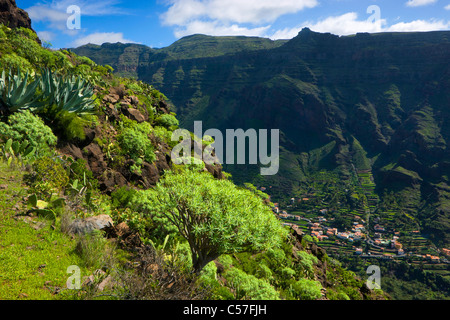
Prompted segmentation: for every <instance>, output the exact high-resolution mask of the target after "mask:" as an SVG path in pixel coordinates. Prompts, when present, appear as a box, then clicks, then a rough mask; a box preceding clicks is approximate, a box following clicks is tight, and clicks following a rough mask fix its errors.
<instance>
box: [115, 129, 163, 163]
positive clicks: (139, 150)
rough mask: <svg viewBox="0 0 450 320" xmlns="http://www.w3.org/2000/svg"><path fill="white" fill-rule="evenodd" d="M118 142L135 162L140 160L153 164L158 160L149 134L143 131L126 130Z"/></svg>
mask: <svg viewBox="0 0 450 320" xmlns="http://www.w3.org/2000/svg"><path fill="white" fill-rule="evenodd" d="M117 140H118V141H119V145H120V147H121V148H122V151H123V153H124V154H125V155H129V156H130V158H131V159H133V160H134V161H138V160H139V159H141V160H145V161H147V162H149V163H152V162H153V161H155V160H156V156H155V153H154V152H153V145H152V143H151V141H150V139H149V137H148V135H147V134H145V133H144V132H142V131H141V130H139V129H137V128H135V127H133V128H125V129H124V130H123V131H122V133H121V134H120V135H119V136H118V138H117Z"/></svg>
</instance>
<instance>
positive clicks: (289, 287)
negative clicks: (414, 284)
mask: <svg viewBox="0 0 450 320" xmlns="http://www.w3.org/2000/svg"><path fill="white" fill-rule="evenodd" d="M0 42H1V46H0V72H1V73H2V77H1V79H0V94H1V95H0V126H1V130H0V150H1V151H0V152H1V153H0V157H1V161H0V184H1V185H0V261H1V263H0V299H168V300H171V299H260V300H265V299H267V300H277V299H288V300H290V299H307V300H310V299H314V300H315V299H336V300H339V299H344V300H348V299H355V300H362V299H385V298H386V295H385V294H384V293H383V292H381V291H379V290H377V291H371V290H369V289H368V288H367V287H366V285H365V282H364V281H363V280H361V279H360V278H358V277H356V275H355V274H354V273H352V272H349V271H347V270H345V269H344V268H343V267H342V266H341V265H340V263H338V262H337V261H336V260H334V259H331V258H330V257H328V255H327V254H326V252H325V251H324V250H322V249H320V248H318V247H317V245H316V244H315V243H314V242H312V241H308V240H307V239H303V237H302V236H301V234H298V233H296V232H294V231H293V230H291V229H288V228H286V227H284V226H283V225H282V223H281V222H280V221H279V220H278V219H277V218H276V216H275V215H274V214H273V212H272V204H271V203H270V199H269V198H268V196H267V195H266V194H264V193H262V192H260V191H258V190H256V188H255V187H253V186H252V185H251V184H247V185H246V186H245V187H239V186H237V185H235V184H234V183H232V182H231V180H229V176H230V175H229V174H227V173H225V172H223V171H222V168H221V167H220V166H210V165H206V164H204V163H196V164H193V165H190V166H185V165H175V164H174V163H173V162H172V159H171V150H172V148H173V147H174V146H175V145H176V143H177V142H176V141H175V142H174V141H172V139H171V135H172V132H173V131H174V130H175V129H177V128H178V126H179V121H178V119H177V116H176V114H174V113H172V112H171V108H172V105H171V104H170V102H168V100H167V98H166V97H165V95H164V94H162V93H161V92H159V91H158V90H156V89H155V88H154V87H153V86H152V85H150V84H146V83H143V82H141V81H137V80H133V79H130V78H122V77H119V76H116V75H114V74H113V71H114V70H113V68H112V67H110V66H108V65H100V64H97V63H94V62H93V61H92V60H91V59H89V58H86V57H81V56H78V55H76V54H74V53H73V52H70V51H67V50H58V51H54V50H50V49H45V48H43V47H42V46H41V45H40V42H39V41H38V39H37V36H36V34H35V33H34V32H33V31H31V30H30V29H26V28H15V29H10V28H8V27H6V26H4V25H1V26H0ZM204 143H206V142H204ZM74 266H75V268H74ZM77 268H78V271H79V275H80V278H81V279H78V280H77V278H76V275H77V271H76V270H77ZM73 272H75V273H73ZM74 277H75V278H74ZM71 281H72V282H71ZM77 281H78V282H77ZM70 284H73V285H74V286H70Z"/></svg>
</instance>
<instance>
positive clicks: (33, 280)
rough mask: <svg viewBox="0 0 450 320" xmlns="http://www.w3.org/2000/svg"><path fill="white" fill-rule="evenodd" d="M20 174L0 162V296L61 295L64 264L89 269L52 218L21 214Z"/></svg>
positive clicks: (73, 241)
mask: <svg viewBox="0 0 450 320" xmlns="http://www.w3.org/2000/svg"><path fill="white" fill-rule="evenodd" d="M22 177H23V171H21V170H19V169H10V168H8V167H7V165H6V164H5V163H3V162H0V184H1V185H2V187H1V188H0V189H1V190H0V300H20V299H29V300H49V299H64V297H67V294H66V293H69V292H68V290H65V288H66V282H67V279H68V278H69V277H70V275H71V274H68V273H67V268H68V267H69V266H72V265H77V266H79V267H80V269H81V276H82V277H83V276H89V275H90V274H92V271H93V270H89V269H87V268H86V267H84V265H85V263H84V261H83V259H82V258H81V257H80V256H79V255H77V253H76V252H75V248H76V244H77V241H76V239H74V238H71V237H69V236H67V235H65V234H63V233H61V232H60V231H59V227H58V225H56V226H55V225H54V224H53V221H47V220H45V219H39V218H36V217H29V216H26V215H25V213H26V206H24V205H23V204H22V203H23V199H24V197H25V195H26V194H27V190H26V187H25V186H24V185H23V183H22ZM55 292H61V293H62V294H59V295H54V293H55Z"/></svg>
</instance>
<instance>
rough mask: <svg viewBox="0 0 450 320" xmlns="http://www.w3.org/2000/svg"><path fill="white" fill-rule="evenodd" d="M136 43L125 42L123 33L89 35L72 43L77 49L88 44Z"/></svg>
mask: <svg viewBox="0 0 450 320" xmlns="http://www.w3.org/2000/svg"><path fill="white" fill-rule="evenodd" d="M106 42H110V43H117V42H121V43H136V42H134V41H132V40H127V39H125V38H124V36H123V33H121V32H97V33H92V34H89V35H87V36H85V37H81V38H78V39H76V40H75V41H74V42H73V46H74V47H79V46H82V45H85V44H88V43H91V44H98V45H101V44H103V43H106Z"/></svg>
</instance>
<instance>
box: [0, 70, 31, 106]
mask: <svg viewBox="0 0 450 320" xmlns="http://www.w3.org/2000/svg"><path fill="white" fill-rule="evenodd" d="M29 75H30V74H29V73H28V72H26V73H25V75H22V73H21V72H20V69H19V70H18V71H17V74H13V73H12V71H11V70H10V71H9V73H8V75H6V72H5V70H3V72H2V77H1V78H0V99H1V102H2V104H3V106H4V107H6V108H7V111H8V112H9V113H13V112H17V111H19V110H26V109H30V108H31V107H32V105H33V104H34V103H36V100H37V99H36V89H37V87H38V85H39V81H38V80H34V81H32V82H31V83H28V78H29Z"/></svg>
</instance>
